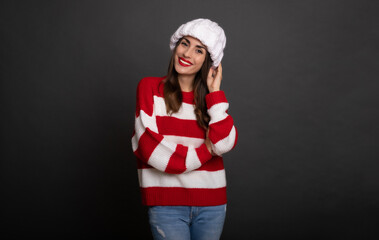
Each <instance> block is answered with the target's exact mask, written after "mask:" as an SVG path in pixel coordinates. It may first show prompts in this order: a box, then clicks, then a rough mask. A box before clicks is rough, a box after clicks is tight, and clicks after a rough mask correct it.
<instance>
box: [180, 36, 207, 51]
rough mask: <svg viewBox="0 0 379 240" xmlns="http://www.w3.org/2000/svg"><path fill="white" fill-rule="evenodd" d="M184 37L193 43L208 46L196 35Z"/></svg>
mask: <svg viewBox="0 0 379 240" xmlns="http://www.w3.org/2000/svg"><path fill="white" fill-rule="evenodd" d="M183 38H184V39H187V40H188V41H189V42H190V43H191V44H193V45H200V46H203V47H204V48H206V46H205V45H204V44H203V43H202V42H201V41H200V40H199V39H197V38H194V37H191V36H189V35H188V36H184V37H183Z"/></svg>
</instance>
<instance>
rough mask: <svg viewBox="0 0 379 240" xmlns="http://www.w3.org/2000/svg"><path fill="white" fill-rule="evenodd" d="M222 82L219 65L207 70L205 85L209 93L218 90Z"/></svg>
mask: <svg viewBox="0 0 379 240" xmlns="http://www.w3.org/2000/svg"><path fill="white" fill-rule="evenodd" d="M221 80H222V66H221V63H220V65H218V67H217V68H213V67H211V69H209V73H208V78H207V85H208V90H209V92H215V91H219V90H220V85H221Z"/></svg>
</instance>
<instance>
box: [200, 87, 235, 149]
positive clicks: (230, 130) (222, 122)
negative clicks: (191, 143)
mask: <svg viewBox="0 0 379 240" xmlns="http://www.w3.org/2000/svg"><path fill="white" fill-rule="evenodd" d="M205 100H206V103H207V108H208V114H209V116H210V118H211V120H210V122H209V135H208V137H209V139H210V140H211V143H212V151H213V152H214V153H215V154H217V155H219V156H221V155H222V154H224V153H226V152H228V151H230V150H231V149H233V148H234V147H235V145H236V143H237V136H238V134H237V129H236V127H235V126H234V122H233V118H232V117H231V116H230V115H229V114H228V113H227V110H228V108H229V103H228V101H227V100H226V97H225V93H224V92H223V91H216V92H212V93H209V94H208V95H206V97H205Z"/></svg>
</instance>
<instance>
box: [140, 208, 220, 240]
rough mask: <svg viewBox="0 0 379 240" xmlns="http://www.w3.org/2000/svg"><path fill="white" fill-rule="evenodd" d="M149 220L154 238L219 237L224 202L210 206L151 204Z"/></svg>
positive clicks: (207, 239)
mask: <svg viewBox="0 0 379 240" xmlns="http://www.w3.org/2000/svg"><path fill="white" fill-rule="evenodd" d="M148 214H149V222H150V227H151V232H152V234H153V237H154V239H155V240H160V239H172V240H213V239H215V240H216V239H220V236H221V233H222V228H223V226H224V220H225V214H226V204H225V205H219V206H210V207H189V206H153V207H149V210H148Z"/></svg>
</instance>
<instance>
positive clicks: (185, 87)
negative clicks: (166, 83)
mask: <svg viewBox="0 0 379 240" xmlns="http://www.w3.org/2000/svg"><path fill="white" fill-rule="evenodd" d="M178 80H179V85H180V89H181V90H182V91H183V92H191V91H192V90H193V81H194V80H195V76H186V75H179V76H178Z"/></svg>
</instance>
